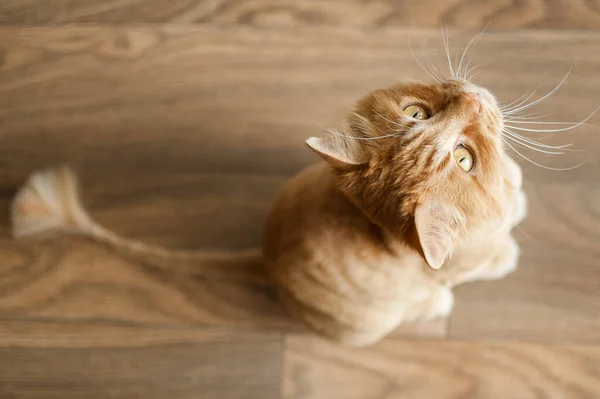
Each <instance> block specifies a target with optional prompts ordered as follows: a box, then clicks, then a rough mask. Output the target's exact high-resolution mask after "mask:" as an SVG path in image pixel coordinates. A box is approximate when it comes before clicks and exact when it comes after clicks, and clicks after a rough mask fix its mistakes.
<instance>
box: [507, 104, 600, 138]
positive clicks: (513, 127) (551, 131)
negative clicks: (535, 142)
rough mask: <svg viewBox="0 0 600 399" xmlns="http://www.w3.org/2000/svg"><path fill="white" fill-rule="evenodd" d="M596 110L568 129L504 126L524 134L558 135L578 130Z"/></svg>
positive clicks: (599, 108)
mask: <svg viewBox="0 0 600 399" xmlns="http://www.w3.org/2000/svg"><path fill="white" fill-rule="evenodd" d="M598 110H600V107H598V108H596V109H595V110H594V111H592V113H591V114H589V115H588V116H587V117H586V118H585V119H584V120H582V121H581V122H578V123H576V124H574V125H571V126H568V127H564V128H561V129H528V128H525V127H520V126H511V125H505V126H506V127H509V128H511V129H516V130H521V131H524V132H536V133H558V132H566V131H569V130H573V129H575V128H578V127H579V126H581V125H583V124H585V123H586V122H587V121H588V120H590V118H591V117H592V116H594V115H595V114H596V113H597V112H598Z"/></svg>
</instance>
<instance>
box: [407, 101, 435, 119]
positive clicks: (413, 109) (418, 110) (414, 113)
mask: <svg viewBox="0 0 600 399" xmlns="http://www.w3.org/2000/svg"><path fill="white" fill-rule="evenodd" d="M402 112H404V114H405V115H408V116H410V117H411V118H413V119H417V120H420V121H423V120H425V119H429V113H428V112H427V110H426V109H425V107H423V106H422V105H419V104H409V105H407V106H406V107H404V108H403V109H402Z"/></svg>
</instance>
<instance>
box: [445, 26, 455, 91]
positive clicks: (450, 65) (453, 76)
mask: <svg viewBox="0 0 600 399" xmlns="http://www.w3.org/2000/svg"><path fill="white" fill-rule="evenodd" d="M442 40H443V42H444V50H445V51H446V58H447V59H448V69H449V71H450V76H451V77H452V78H453V79H456V78H457V76H456V73H455V72H454V66H453V65H452V58H451V57H450V43H449V40H448V26H447V25H446V24H444V26H443V27H442Z"/></svg>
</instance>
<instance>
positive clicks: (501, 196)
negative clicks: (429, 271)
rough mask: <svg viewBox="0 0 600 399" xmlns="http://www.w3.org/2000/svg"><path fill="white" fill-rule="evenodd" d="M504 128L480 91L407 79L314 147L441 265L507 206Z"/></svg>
mask: <svg viewBox="0 0 600 399" xmlns="http://www.w3.org/2000/svg"><path fill="white" fill-rule="evenodd" d="M502 128H503V120H502V114H501V112H500V110H499V108H498V105H497V103H496V99H495V98H494V96H493V95H492V94H490V92H489V91H487V90H486V89H484V88H482V87H479V86H476V85H474V84H472V83H470V82H467V81H465V80H461V79H456V80H450V81H446V82H444V83H439V84H423V83H406V84H398V85H395V86H392V87H390V88H387V89H381V90H376V91H374V92H372V93H370V94H369V95H367V96H366V97H364V98H363V99H362V100H360V101H359V102H358V103H357V104H356V106H355V109H354V110H353V112H352V113H351V114H350V115H349V116H348V118H347V120H346V125H345V126H344V127H343V129H342V130H341V131H339V132H332V134H331V135H330V136H328V137H326V138H314V137H313V138H310V139H309V140H307V144H308V146H309V147H310V148H312V149H313V150H314V151H315V152H317V153H318V154H319V155H320V156H321V157H322V158H323V159H324V160H325V161H327V162H328V163H329V164H330V165H331V167H332V168H333V169H334V170H335V171H336V173H337V175H338V177H339V182H340V188H341V190H342V192H343V193H344V194H345V195H346V196H347V197H348V198H349V199H350V200H351V201H352V202H354V203H355V204H356V205H357V206H358V207H359V208H360V209H361V210H362V211H363V212H364V213H365V215H367V217H368V218H370V219H371V220H372V221H373V222H374V223H376V224H377V225H379V226H380V227H382V228H384V229H385V230H387V231H388V232H389V233H391V234H392V235H394V236H396V237H399V238H402V239H403V240H404V241H405V242H406V243H408V244H409V245H411V246H413V247H414V248H415V249H417V250H418V251H419V252H420V253H421V254H422V255H423V257H424V259H425V260H426V262H427V264H428V265H429V266H430V267H432V268H434V269H438V268H439V267H441V266H442V264H443V263H444V261H445V260H446V258H447V256H448V255H449V253H450V252H451V250H452V248H453V245H454V243H455V242H456V241H457V240H458V239H460V238H461V236H462V235H464V234H466V233H467V231H468V230H469V228H471V227H473V226H475V225H478V224H480V223H484V222H485V221H486V220H489V219H494V218H496V219H497V218H499V217H500V216H501V215H502V213H503V212H504V209H505V203H507V202H508V200H507V199H506V198H507V195H511V193H507V189H508V188H507V185H506V180H505V178H504V177H505V176H506V171H505V168H506V166H505V162H504V161H503V159H504V157H505V154H504V150H503V147H502V139H501V136H500V134H501V131H502Z"/></svg>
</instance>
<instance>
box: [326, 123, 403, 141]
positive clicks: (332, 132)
mask: <svg viewBox="0 0 600 399" xmlns="http://www.w3.org/2000/svg"><path fill="white" fill-rule="evenodd" d="M317 126H319V127H320V128H321V129H323V130H325V131H326V132H327V133H330V134H332V135H334V136H338V137H344V138H347V139H351V140H363V141H370V140H379V139H383V138H386V137H395V136H397V135H398V133H393V134H385V135H383V136H377V137H356V136H351V135H348V134H343V133H340V132H337V131H335V130H333V129H327V128H326V127H323V126H321V125H317Z"/></svg>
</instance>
